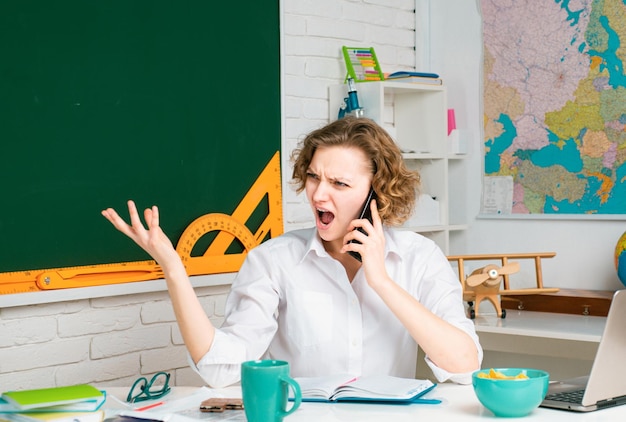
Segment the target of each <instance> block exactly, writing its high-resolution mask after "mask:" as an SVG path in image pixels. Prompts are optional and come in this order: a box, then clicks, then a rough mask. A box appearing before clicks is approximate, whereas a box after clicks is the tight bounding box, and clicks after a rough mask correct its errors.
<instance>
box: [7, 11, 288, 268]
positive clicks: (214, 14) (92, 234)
mask: <svg viewBox="0 0 626 422" xmlns="http://www.w3.org/2000/svg"><path fill="white" fill-rule="evenodd" d="M279 41H280V37H279V6H278V1H276V2H271V1H269V2H268V1H265V2H259V1H253V0H244V1H237V2H229V1H224V2H214V1H200V0H198V1H184V0H183V1H180V0H176V1H163V0H122V1H119V0H71V1H70V0H59V1H49V0H6V1H5V0H3V1H2V2H0V145H1V148H2V150H1V152H0V186H1V188H0V201H1V202H0V272H9V271H18V270H20V271H21V270H27V269H41V268H56V267H67V266H77V265H89V264H100V263H117V262H126V261H135V260H144V259H148V258H149V257H148V256H147V255H146V254H145V253H143V251H141V250H140V249H139V248H138V247H137V246H136V245H135V244H133V243H132V241H130V240H129V239H127V238H126V237H125V236H123V235H122V234H120V233H119V232H117V231H116V230H115V229H114V228H113V227H112V226H111V225H110V224H109V223H108V222H107V221H106V220H105V219H104V218H103V217H102V216H101V215H100V211H101V210H102V209H104V208H106V207H114V208H116V209H118V210H119V211H122V213H123V215H124V216H126V215H127V211H126V200H127V199H131V198H132V199H134V200H135V201H136V202H137V205H138V206H139V207H140V208H145V207H147V206H150V205H153V204H156V205H158V206H159V207H160V210H161V224H162V227H163V228H164V230H165V232H166V233H167V234H168V235H169V236H170V238H171V239H172V242H173V243H174V244H176V240H177V239H178V238H179V237H180V235H181V233H182V232H183V230H184V229H185V227H187V226H188V225H189V223H191V222H192V221H193V220H194V219H195V218H196V217H199V216H201V215H204V214H207V213H210V212H222V213H226V214H232V212H233V210H234V209H235V208H236V206H237V204H238V203H239V202H240V201H241V199H242V198H243V196H244V195H245V193H246V192H247V190H248V188H249V187H250V186H251V185H252V183H253V182H254V180H255V179H256V177H257V176H258V174H259V173H260V172H261V171H262V170H263V168H264V167H265V165H266V164H267V163H268V161H269V160H270V159H271V157H272V156H273V155H274V153H275V152H276V151H278V150H280V84H279V81H280V76H279V75H280V69H279Z"/></svg>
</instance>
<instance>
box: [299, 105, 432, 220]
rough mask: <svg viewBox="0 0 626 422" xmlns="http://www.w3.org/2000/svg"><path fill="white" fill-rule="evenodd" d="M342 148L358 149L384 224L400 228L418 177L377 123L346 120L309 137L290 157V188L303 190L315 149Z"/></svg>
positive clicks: (408, 213)
mask: <svg viewBox="0 0 626 422" xmlns="http://www.w3.org/2000/svg"><path fill="white" fill-rule="evenodd" d="M332 146H345V147H356V148H359V149H361V150H362V151H363V152H364V153H365V155H366V156H367V157H368V158H369V159H370V161H371V163H372V165H371V170H372V175H373V178H372V187H373V188H374V191H375V192H376V195H377V200H376V202H377V205H378V212H379V214H380V217H381V220H382V221H383V223H384V224H387V225H390V226H399V225H401V224H402V223H404V222H405V221H406V220H407V219H408V218H409V217H410V216H411V214H412V212H413V207H414V206H415V200H416V197H417V194H418V189H419V186H420V175H419V173H418V172H417V171H412V170H409V169H408V168H407V167H406V165H405V163H404V160H403V158H402V153H401V151H400V148H399V147H398V145H397V144H396V143H395V142H394V140H393V139H392V138H391V137H390V136H389V134H388V133H387V132H386V131H385V130H384V129H383V128H381V127H380V126H379V125H378V124H377V123H375V122H374V121H373V120H371V119H367V118H362V117H361V118H356V117H345V118H343V119H339V120H336V121H334V122H332V123H330V124H328V125H326V126H324V127H322V128H320V129H317V130H314V131H313V132H311V133H309V134H308V135H307V136H306V137H305V138H304V139H303V140H302V141H301V142H300V144H299V145H298V148H296V149H295V150H294V151H293V152H292V154H291V161H292V163H293V174H292V179H293V180H292V184H293V185H294V186H295V187H296V191H297V192H298V193H300V192H302V191H303V190H304V188H305V183H306V176H307V171H308V169H309V165H310V164H311V160H312V159H313V155H314V154H315V151H317V149H318V148H324V147H332Z"/></svg>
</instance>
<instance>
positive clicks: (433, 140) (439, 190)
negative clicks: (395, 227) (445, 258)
mask: <svg viewBox="0 0 626 422" xmlns="http://www.w3.org/2000/svg"><path fill="white" fill-rule="evenodd" d="M356 89H357V95H358V98H359V104H360V106H361V107H362V108H363V114H364V116H365V117H369V118H371V119H373V120H374V121H376V122H377V123H378V124H380V125H381V126H383V127H384V128H385V129H386V130H387V131H388V132H389V134H390V135H391V136H392V137H393V138H394V139H395V140H396V142H397V143H398V145H399V146H400V148H401V149H402V151H403V153H404V159H405V161H406V163H407V166H408V167H409V168H412V169H416V170H418V171H419V172H420V175H421V189H420V190H421V193H422V194H425V195H427V196H428V197H420V200H419V201H418V203H417V206H416V211H415V215H414V217H412V218H411V219H410V220H409V221H408V222H407V224H405V228H406V229H407V230H413V231H416V232H419V233H421V234H423V235H425V236H427V237H429V238H431V239H433V240H434V241H435V242H436V243H437V244H438V245H439V247H440V248H441V249H442V250H443V252H444V253H445V254H449V253H450V235H451V233H453V232H458V231H461V230H465V229H466V228H467V225H466V223H465V222H466V221H467V220H466V219H465V217H464V213H463V209H462V208H461V207H458V206H455V204H457V202H456V201H454V200H453V198H450V194H449V193H450V183H453V180H451V179H450V171H451V170H453V171H454V170H455V169H456V168H457V167H458V166H460V165H462V161H463V160H462V158H463V157H464V156H463V155H456V154H451V153H450V151H449V150H450V145H449V141H448V135H447V133H448V121H447V118H448V117H447V116H448V114H447V98H446V87H445V86H441V85H426V84H413V83H406V82H389V81H383V82H363V83H358V84H356ZM345 97H347V85H345V84H339V85H332V86H330V87H329V113H330V115H329V117H330V119H331V120H335V119H337V117H338V112H339V108H340V106H341V103H342V102H343V100H344V98H345ZM429 197H430V198H432V199H434V201H432V200H431V199H430V198H429Z"/></svg>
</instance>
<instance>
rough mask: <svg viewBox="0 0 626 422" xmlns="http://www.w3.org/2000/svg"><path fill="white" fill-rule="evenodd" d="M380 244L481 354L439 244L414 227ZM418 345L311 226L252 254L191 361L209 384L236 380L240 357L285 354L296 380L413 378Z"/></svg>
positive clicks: (388, 234) (423, 298)
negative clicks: (216, 325) (201, 351)
mask: <svg viewBox="0 0 626 422" xmlns="http://www.w3.org/2000/svg"><path fill="white" fill-rule="evenodd" d="M385 242H386V243H385V244H386V258H385V261H386V267H387V272H388V273H389V276H390V277H391V278H392V279H393V280H394V281H395V282H396V283H398V284H399V285H400V286H402V287H403V288H404V289H405V290H407V291H408V292H409V293H410V294H411V295H412V296H414V297H415V298H416V299H417V300H419V301H420V302H421V303H422V304H423V305H424V306H426V307H427V308H428V309H429V310H430V311H431V312H433V313H434V314H436V315H437V316H439V317H440V318H442V319H444V320H445V321H447V322H449V323H450V324H452V325H454V326H456V327H458V328H460V329H461V330H463V331H465V332H466V333H467V334H468V335H469V336H471V338H472V339H473V340H474V342H475V344H476V347H477V349H478V352H479V361H482V349H481V347H480V344H479V342H478V337H477V335H476V332H475V330H474V324H473V323H472V321H471V320H469V319H468V318H467V317H466V315H465V310H464V306H463V298H462V288H461V284H460V283H459V279H458V277H457V275H456V274H455V273H454V271H453V270H452V267H451V265H450V263H449V262H448V260H447V258H446V256H445V255H444V254H443V252H442V251H441V250H440V249H439V247H438V246H437V245H436V244H435V243H434V242H433V241H431V240H430V239H428V238H426V237H424V236H421V235H419V234H417V233H413V232H410V231H407V230H399V229H392V228H387V227H386V228H385ZM417 347H418V345H417V344H416V342H415V340H414V339H413V338H412V337H411V336H410V335H409V333H408V332H407V330H406V329H405V328H404V326H403V325H402V324H401V323H400V321H399V320H398V319H397V318H396V317H395V316H394V315H393V313H392V312H391V311H390V310H389V308H388V307H387V306H386V305H385V304H384V303H383V301H382V300H381V299H380V298H379V297H378V295H377V294H376V293H375V292H374V291H373V290H372V289H371V288H370V287H369V286H368V284H367V281H366V280H365V276H364V274H363V269H362V268H361V269H359V271H358V272H357V274H356V276H355V277H354V279H353V281H352V283H350V281H349V280H348V277H347V275H346V272H345V270H344V268H343V266H342V265H341V264H340V263H339V262H338V261H336V260H335V259H333V258H332V257H331V256H330V255H329V254H328V253H327V252H326V251H325V250H324V247H323V245H322V243H321V240H320V238H319V236H318V235H317V231H316V230H315V229H313V228H312V229H303V230H295V231H291V232H288V233H285V234H283V235H282V236H279V237H277V238H274V239H270V240H268V241H266V242H264V243H262V244H261V245H259V246H257V247H256V248H254V249H253V250H251V251H250V252H249V253H248V256H247V258H246V260H245V262H244V264H243V265H242V267H241V269H240V271H239V273H238V275H237V277H236V279H235V280H234V281H233V284H232V288H231V292H230V294H229V296H228V299H227V301H226V308H225V320H224V323H223V325H222V327H221V328H220V329H217V330H216V333H215V338H214V341H213V344H212V346H211V349H210V351H209V352H208V353H207V354H206V355H205V356H204V357H203V358H202V359H201V360H200V361H199V362H198V364H197V365H193V364H192V367H194V369H196V370H197V371H198V373H199V374H200V375H201V376H202V377H203V379H204V380H205V381H206V382H207V383H208V384H209V385H211V386H214V387H219V386H224V385H228V384H232V383H235V382H237V381H239V378H240V364H241V362H243V361H246V360H253V359H278V360H285V361H288V362H289V364H290V368H291V376H293V377H312V376H322V375H329V374H335V373H350V374H354V375H371V374H386V375H393V376H398V377H405V378H413V377H414V376H415V370H416V365H417ZM425 360H426V363H427V364H428V365H429V367H430V368H431V369H432V371H433V374H434V375H435V377H436V378H437V379H438V380H439V381H440V382H443V381H445V380H451V381H454V382H458V383H470V382H471V374H470V373H463V374H452V373H448V372H447V371H445V370H443V369H441V368H438V367H437V366H436V365H435V364H434V363H433V362H432V361H430V360H429V359H428V356H426V359H425Z"/></svg>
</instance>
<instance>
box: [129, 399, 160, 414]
mask: <svg viewBox="0 0 626 422" xmlns="http://www.w3.org/2000/svg"><path fill="white" fill-rule="evenodd" d="M164 403H165V402H162V401H160V402H158V403H152V404H149V405H147V406H144V407H138V408H137V409H134V410H135V412H143V411H144V410H148V409H152V408H154V407H157V406H161V405H162V404H164Z"/></svg>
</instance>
